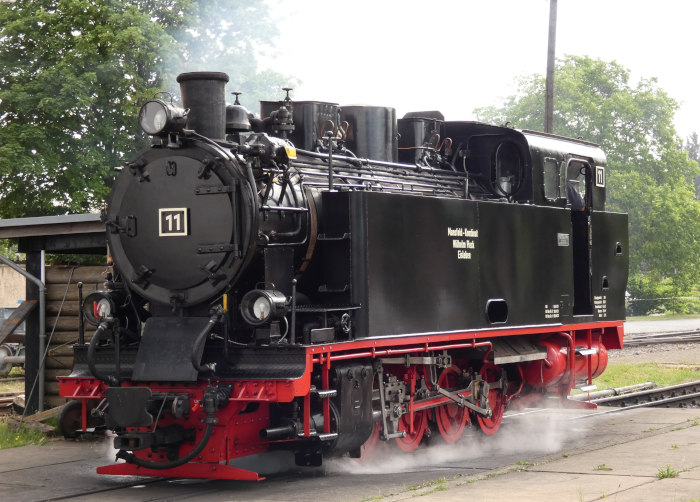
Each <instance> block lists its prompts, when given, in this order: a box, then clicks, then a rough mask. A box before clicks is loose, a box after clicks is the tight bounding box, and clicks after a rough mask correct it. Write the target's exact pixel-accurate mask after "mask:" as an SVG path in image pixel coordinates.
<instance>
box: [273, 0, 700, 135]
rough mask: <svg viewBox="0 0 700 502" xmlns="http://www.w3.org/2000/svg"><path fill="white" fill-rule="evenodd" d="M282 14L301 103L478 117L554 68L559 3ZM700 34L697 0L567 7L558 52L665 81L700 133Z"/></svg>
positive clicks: (353, 6) (493, 1)
mask: <svg viewBox="0 0 700 502" xmlns="http://www.w3.org/2000/svg"><path fill="white" fill-rule="evenodd" d="M275 17H276V18H277V19H279V29H280V33H281V35H280V37H279V39H278V40H277V44H276V47H277V54H276V58H275V59H274V60H272V61H265V62H264V64H265V65H267V66H269V67H271V68H273V69H275V70H277V71H280V72H283V73H289V74H292V75H295V76H298V77H299V78H300V79H301V80H302V81H303V83H302V85H301V86H299V87H298V88H297V89H296V90H295V92H294V93H293V97H294V99H297V100H306V99H314V100H320V101H332V102H339V103H340V104H358V103H362V104H374V105H385V106H393V107H395V108H396V109H397V112H398V114H399V116H402V115H403V114H404V113H405V112H407V111H410V110H424V109H439V110H441V111H442V112H443V113H444V114H445V116H446V117H447V118H448V119H453V120H458V119H464V120H469V119H473V118H474V117H473V113H472V112H473V110H474V108H476V107H481V106H488V105H492V104H498V103H500V101H501V98H503V97H505V96H508V95H510V94H513V93H514V91H515V84H514V79H515V78H516V77H517V76H519V75H523V74H532V73H539V74H541V75H544V74H545V71H546V64H547V30H548V22H549V0H490V1H483V0H481V1H475V0H461V1H460V0H432V1H430V0H421V1H416V0H403V1H394V0H347V1H342V2H341V1H334V0H298V1H294V2H289V1H287V2H280V3H277V4H276V14H275ZM699 32H700V2H698V1H694V0H664V1H658V0H657V1H650V0H559V2H558V20H557V42H556V53H557V56H563V55H564V54H573V55H580V56H583V55H587V56H591V57H594V58H600V59H602V60H605V61H611V60H615V61H617V62H618V63H620V64H622V65H623V66H625V67H626V68H628V69H629V70H630V71H631V72H632V78H633V79H634V80H635V81H636V79H639V78H642V77H643V78H649V77H657V78H658V81H659V85H660V86H661V88H663V89H664V90H665V91H666V92H668V93H669V94H670V95H671V97H673V98H674V99H675V100H677V101H678V102H679V104H680V109H679V111H678V112H677V114H676V128H677V130H678V132H679V134H680V135H681V137H683V138H685V137H686V136H687V135H688V134H689V133H690V132H691V131H693V130H695V131H699V132H700V78H699V76H700V75H699V74H700V63H699V62H700V37H699V35H698V33H699ZM555 106H556V103H555Z"/></svg>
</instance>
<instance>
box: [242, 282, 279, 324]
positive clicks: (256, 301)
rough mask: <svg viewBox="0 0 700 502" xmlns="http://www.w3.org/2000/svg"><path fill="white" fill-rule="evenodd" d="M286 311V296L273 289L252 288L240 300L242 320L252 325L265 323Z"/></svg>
mask: <svg viewBox="0 0 700 502" xmlns="http://www.w3.org/2000/svg"><path fill="white" fill-rule="evenodd" d="M286 313H287V297H286V296H284V294H282V293H280V292H279V291H276V290H274V289H253V290H252V291H248V292H247V293H246V294H245V295H244V296H243V299H242V300H241V315H242V316H243V320H244V321H245V322H247V323H248V324H252V325H253V326H258V325H260V324H265V323H267V322H270V321H272V320H273V319H278V318H280V317H283V316H284V315H285V314H286Z"/></svg>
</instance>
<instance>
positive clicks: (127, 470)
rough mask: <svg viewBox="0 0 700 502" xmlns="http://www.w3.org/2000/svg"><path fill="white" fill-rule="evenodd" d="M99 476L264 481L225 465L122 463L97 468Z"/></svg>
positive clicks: (254, 475)
mask: <svg viewBox="0 0 700 502" xmlns="http://www.w3.org/2000/svg"><path fill="white" fill-rule="evenodd" d="M97 474H112V475H115V476H155V477H159V478H197V479H211V478H214V479H229V480H234V481H262V480H263V479H265V478H264V477H260V475H259V474H258V473H257V472H253V471H248V470H246V469H239V468H238V467H231V466H230V465H224V464H213V463H196V462H193V463H187V464H184V465H181V466H178V467H173V468H171V469H147V468H145V467H140V466H138V465H135V464H129V463H121V464H112V465H103V466H102V467H98V468H97Z"/></svg>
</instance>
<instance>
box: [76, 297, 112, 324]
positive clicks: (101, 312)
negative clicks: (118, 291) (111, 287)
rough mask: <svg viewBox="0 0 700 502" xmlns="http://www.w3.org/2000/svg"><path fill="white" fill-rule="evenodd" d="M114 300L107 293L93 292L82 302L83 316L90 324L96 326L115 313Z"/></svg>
mask: <svg viewBox="0 0 700 502" xmlns="http://www.w3.org/2000/svg"><path fill="white" fill-rule="evenodd" d="M116 310H117V309H116V306H115V304H114V299H113V298H112V295H110V294H109V293H108V292H107V291H95V292H94V293H90V294H89V295H87V296H86V297H85V300H84V301H83V316H84V317H85V320H86V321H87V322H89V323H90V324H92V325H94V326H97V325H99V324H100V323H101V322H102V321H104V320H105V319H106V318H108V317H111V316H113V315H114V313H115V312H116Z"/></svg>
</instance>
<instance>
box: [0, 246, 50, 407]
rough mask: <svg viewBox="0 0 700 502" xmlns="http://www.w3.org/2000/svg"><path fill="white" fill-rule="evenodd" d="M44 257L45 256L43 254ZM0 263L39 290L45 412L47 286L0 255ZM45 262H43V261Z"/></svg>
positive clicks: (41, 393)
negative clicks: (20, 275)
mask: <svg viewBox="0 0 700 502" xmlns="http://www.w3.org/2000/svg"><path fill="white" fill-rule="evenodd" d="M42 257H43V254H42ZM0 261H1V262H3V263H4V264H5V265H7V266H8V267H10V268H11V269H12V270H14V271H15V272H19V273H20V274H22V275H23V276H24V277H26V278H27V279H29V280H30V281H32V282H33V283H34V284H36V285H37V287H38V288H39V357H40V358H41V360H40V362H39V377H38V378H39V411H44V359H45V354H44V352H45V351H46V349H45V346H46V286H44V283H43V282H42V281H41V280H39V279H37V278H36V277H34V276H33V275H32V274H30V273H29V272H27V271H26V270H22V268H21V267H20V266H19V265H17V264H16V263H15V262H13V261H12V260H10V259H9V258H7V257H6V256H3V255H1V254H0ZM42 261H43V260H42Z"/></svg>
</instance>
